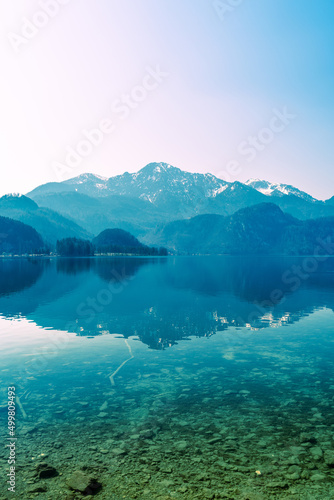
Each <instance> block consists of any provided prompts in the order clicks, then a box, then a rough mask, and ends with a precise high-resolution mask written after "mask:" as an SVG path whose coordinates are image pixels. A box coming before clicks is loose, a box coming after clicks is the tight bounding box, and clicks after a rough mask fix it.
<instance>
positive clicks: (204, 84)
mask: <svg viewBox="0 0 334 500" xmlns="http://www.w3.org/2000/svg"><path fill="white" fill-rule="evenodd" d="M58 1H59V4H58V3H56V5H55V2H58ZM48 2H49V3H48ZM48 2H47V0H40V1H27V0H17V1H16V2H4V1H3V2H2V3H1V4H0V19H1V21H0V25H1V26H0V27H1V32H0V35H1V43H0V55H1V60H2V75H3V76H2V81H1V83H0V85H1V87H2V88H1V93H0V99H1V114H0V141H1V155H2V158H1V162H2V169H1V188H0V191H1V194H4V193H6V192H13V191H15V192H17V191H20V192H27V191H29V190H30V189H32V188H33V187H35V186H36V185H38V184H41V183H43V182H47V181H52V180H60V179H65V178H70V177H74V176H76V175H79V174H80V173H83V172H94V173H97V174H101V175H104V176H107V177H110V176H112V175H116V174H119V173H123V172H124V171H126V170H127V171H131V172H133V171H137V170H138V169H140V168H141V167H143V166H144V165H145V164H146V163H149V162H151V161H166V162H168V163H171V164H172V165H175V166H177V167H179V168H181V169H184V170H189V171H193V172H195V171H196V172H211V173H213V174H215V175H217V176H218V177H219V176H220V177H225V178H228V180H240V181H245V180H247V179H248V178H254V177H255V178H264V179H267V180H270V181H275V182H283V183H287V184H293V185H296V186H297V187H299V188H301V189H303V190H305V191H307V192H309V193H310V194H312V195H314V196H316V197H318V198H322V199H324V198H329V197H330V196H332V195H333V194H334V189H333V185H334V183H333V180H334V173H333V159H334V152H333V138H334V134H333V132H334V122H333V111H334V109H333V108H334V98H333V89H334V63H333V53H334V50H333V49H334V43H333V41H334V33H333V29H332V26H333V21H334V3H333V2H332V1H331V0H319V1H317V2H314V1H311V0H294V1H293V2H292V1H291V0H279V1H278V0H243V1H242V0H241V1H240V2H239V5H238V6H236V7H232V6H231V5H233V3H234V4H236V3H238V2H236V1H235V0H234V1H231V0H222V2H221V5H222V10H220V15H219V13H218V12H217V8H216V9H215V3H214V2H213V1H211V0H141V1H140V2H139V1H137V0H117V1H116V0H80V1H78V0H48ZM60 3H62V5H60ZM218 3H219V2H218ZM42 5H48V6H49V7H48V8H49V9H51V10H49V11H48V12H52V15H53V17H52V16H51V14H44V15H43V14H42V15H40V14H38V13H40V12H41V10H42V11H43V9H42ZM52 5H53V10H52ZM224 5H225V6H230V7H229V9H228V10H226V11H225V12H224ZM45 10H47V7H45V9H44V11H43V12H45ZM24 18H27V19H28V20H29V22H34V23H36V22H37V24H38V23H41V24H42V25H43V26H41V27H37V28H34V27H31V25H30V31H29V33H28V32H27V21H26V20H25V19H24ZM43 23H44V24H43ZM28 24H29V23H28ZM31 30H33V32H32V34H31ZM27 33H28V34H30V35H29V36H30V38H29V39H28V38H27V37H26V35H27ZM20 37H21V38H20ZM157 67H160V70H161V72H162V73H163V74H164V75H165V74H166V73H168V76H166V75H165V76H161V77H160V78H159V77H157V78H158V79H156V80H154V79H152V76H148V75H149V73H150V72H151V73H152V71H153V70H154V69H155V68H157ZM148 68H150V69H148ZM145 82H146V83H145ZM147 82H149V83H150V86H149V89H148V88H146V87H147V85H148V84H147ZM143 84H144V87H145V88H144V91H143V89H140V88H139V89H138V86H139V87H142V86H143ZM153 87H154V88H153ZM131 93H132V95H134V96H135V99H137V100H134V99H133V98H131V100H130V103H129V104H126V107H125V108H124V106H123V108H122V109H123V112H122V113H121V111H120V101H122V100H123V99H126V95H127V94H131ZM115 101H117V103H116V105H115V104H114V108H113V109H112V105H113V103H115ZM131 106H132V107H131ZM284 109H286V113H285V114H288V115H293V118H290V119H289V118H288V119H284V120H283V122H282V121H281V122H278V121H277V119H276V118H275V116H276V115H277V113H278V114H279V113H282V112H283V110H284ZM117 110H118V111H117ZM274 110H276V111H274ZM104 119H110V120H111V121H112V123H113V131H112V132H111V133H108V134H107V133H104V134H103V135H102V137H103V141H102V142H101V143H100V144H96V145H93V146H91V147H90V150H89V151H88V150H87V155H86V156H84V155H79V159H78V157H77V159H76V161H72V163H71V164H69V163H68V164H66V161H65V160H66V155H67V153H68V151H69V150H71V151H73V149H74V150H75V149H77V147H78V143H79V142H80V141H82V140H87V139H86V138H85V135H84V133H83V130H88V131H90V130H91V129H95V128H96V127H97V126H99V124H101V121H102V120H104ZM273 120H274V121H273ZM273 124H275V126H274V127H273ZM268 128H269V130H268ZM263 129H266V130H263ZM278 130H279V131H278ZM254 138H255V141H256V142H255V143H254V142H252V141H254ZM96 140H97V141H98V139H96ZM250 142H251V143H252V144H250ZM250 149H251V151H250ZM79 150H80V148H79ZM80 151H81V150H80ZM84 151H86V150H84ZM72 160H73V159H72ZM230 162H234V164H235V165H237V166H236V167H235V168H234V170H233V169H231V163H230ZM59 164H62V165H63V166H64V168H62V167H59ZM228 165H230V167H229V168H228ZM228 170H229V171H228Z"/></svg>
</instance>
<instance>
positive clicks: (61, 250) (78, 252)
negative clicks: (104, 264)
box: [56, 238, 94, 257]
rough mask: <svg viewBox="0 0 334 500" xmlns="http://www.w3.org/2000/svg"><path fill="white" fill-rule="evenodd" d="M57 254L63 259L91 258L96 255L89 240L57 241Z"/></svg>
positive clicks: (69, 239) (68, 239) (71, 239)
mask: <svg viewBox="0 0 334 500" xmlns="http://www.w3.org/2000/svg"><path fill="white" fill-rule="evenodd" d="M56 252H57V254H58V255H61V256H63V257H89V256H91V255H94V246H93V244H92V243H91V242H90V241H89V240H81V239H79V238H64V239H62V240H57V244H56Z"/></svg>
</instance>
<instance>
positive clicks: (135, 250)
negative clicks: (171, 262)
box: [95, 245, 168, 256]
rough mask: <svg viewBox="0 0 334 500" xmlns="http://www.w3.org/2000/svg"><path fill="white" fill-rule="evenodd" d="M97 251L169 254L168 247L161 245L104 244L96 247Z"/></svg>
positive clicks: (155, 254) (131, 253)
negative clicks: (157, 246) (127, 245)
mask: <svg viewBox="0 0 334 500" xmlns="http://www.w3.org/2000/svg"><path fill="white" fill-rule="evenodd" d="M95 250H96V252H97V253H120V254H130V255H154V256H164V255H168V252H167V249H166V248H163V247H160V248H155V247H148V246H146V245H143V246H140V247H138V246H136V247H125V246H122V245H104V246H101V247H96V248H95Z"/></svg>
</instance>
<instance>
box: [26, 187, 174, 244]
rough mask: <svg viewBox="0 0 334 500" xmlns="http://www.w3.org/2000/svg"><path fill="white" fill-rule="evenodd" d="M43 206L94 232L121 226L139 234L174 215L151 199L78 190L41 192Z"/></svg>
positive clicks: (36, 198)
mask: <svg viewBox="0 0 334 500" xmlns="http://www.w3.org/2000/svg"><path fill="white" fill-rule="evenodd" d="M35 200H36V202H37V203H38V204H39V205H40V206H44V207H48V208H51V209H52V210H55V211H57V212H59V213H61V214H62V215H64V216H65V217H67V218H68V219H71V220H73V221H74V222H76V223H77V224H79V225H80V226H82V227H85V229H86V230H87V231H89V232H90V233H92V234H95V235H96V234H98V233H100V232H101V231H103V230H104V229H106V228H108V227H109V228H121V229H124V230H125V231H129V232H131V233H133V234H134V235H136V236H138V235H141V234H145V233H147V231H149V230H151V229H153V228H154V227H156V226H157V224H159V223H161V222H167V221H170V220H171V219H172V217H171V215H170V214H168V213H165V212H163V211H162V210H160V209H158V208H157V207H155V206H154V205H152V204H151V203H150V202H148V201H145V200H140V199H136V198H130V197H128V196H116V195H114V196H106V197H101V198H93V197H90V196H87V195H85V194H81V193H78V192H64V193H56V194H53V193H49V194H45V195H37V196H36V197H35Z"/></svg>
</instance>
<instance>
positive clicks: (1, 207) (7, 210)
mask: <svg viewBox="0 0 334 500" xmlns="http://www.w3.org/2000/svg"><path fill="white" fill-rule="evenodd" d="M0 215H1V216H4V217H9V218H11V219H14V220H17V221H20V222H23V223H24V224H28V225H30V226H31V227H33V228H34V229H36V231H38V232H39V233H40V234H41V235H42V237H43V239H44V241H45V242H47V243H48V244H51V245H54V244H55V242H56V241H57V239H60V238H66V237H78V238H84V239H85V238H89V237H90V234H89V233H88V232H87V231H86V230H84V229H83V228H82V227H80V226H79V225H78V224H76V223H75V222H73V221H71V220H69V219H67V218H66V217H64V216H62V215H60V214H59V213H57V212H55V211H53V210H50V209H48V208H40V207H39V206H38V205H37V204H36V203H35V202H34V201H33V200H30V199H29V198H27V197H26V196H22V197H18V196H16V195H15V196H12V195H6V196H3V197H2V198H0Z"/></svg>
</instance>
